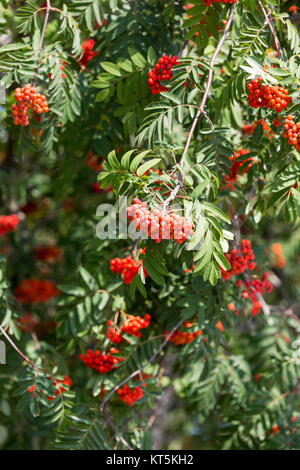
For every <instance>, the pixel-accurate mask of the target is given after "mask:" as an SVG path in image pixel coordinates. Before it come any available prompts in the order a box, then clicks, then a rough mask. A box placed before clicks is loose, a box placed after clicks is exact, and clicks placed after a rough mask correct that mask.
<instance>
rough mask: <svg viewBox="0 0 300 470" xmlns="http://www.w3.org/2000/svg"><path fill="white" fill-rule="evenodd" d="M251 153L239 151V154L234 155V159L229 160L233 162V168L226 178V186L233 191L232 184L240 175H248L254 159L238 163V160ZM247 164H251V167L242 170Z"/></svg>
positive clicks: (246, 159)
mask: <svg viewBox="0 0 300 470" xmlns="http://www.w3.org/2000/svg"><path fill="white" fill-rule="evenodd" d="M247 153H249V151H248V150H243V149H241V150H238V151H237V152H235V153H234V155H233V156H232V157H230V158H229V160H230V161H231V162H232V164H231V168H230V171H229V173H228V174H227V175H226V176H225V177H224V179H225V182H226V185H227V186H228V187H229V188H230V189H233V185H232V183H235V182H236V180H237V177H238V174H239V173H240V174H242V173H247V172H248V171H249V168H250V167H251V166H252V164H253V162H254V159H253V158H245V160H243V161H237V158H238V157H240V156H241V155H247ZM245 162H249V165H248V166H246V167H244V168H243V169H242V170H241V166H242V165H244V163H245Z"/></svg>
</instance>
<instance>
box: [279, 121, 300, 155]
mask: <svg viewBox="0 0 300 470" xmlns="http://www.w3.org/2000/svg"><path fill="white" fill-rule="evenodd" d="M283 128H284V133H283V137H285V138H286V139H288V143H289V144H290V145H292V146H293V147H295V148H296V149H297V150H298V151H299V152H300V122H295V120H294V117H293V116H292V115H291V114H289V115H288V116H286V118H285V121H284V125H283Z"/></svg>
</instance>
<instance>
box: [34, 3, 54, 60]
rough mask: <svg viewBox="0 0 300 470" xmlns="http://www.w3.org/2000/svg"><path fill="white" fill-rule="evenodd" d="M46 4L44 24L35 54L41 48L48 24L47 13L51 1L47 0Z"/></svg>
mask: <svg viewBox="0 0 300 470" xmlns="http://www.w3.org/2000/svg"><path fill="white" fill-rule="evenodd" d="M46 3H47V6H46V13H45V20H44V24H43V29H42V34H41V39H40V45H39V48H38V50H37V52H36V54H37V55H39V54H40V52H41V50H42V48H43V43H44V38H45V32H46V28H47V24H48V20H49V14H50V10H52V7H51V3H50V0H47V2H46Z"/></svg>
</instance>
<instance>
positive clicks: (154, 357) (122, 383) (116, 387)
mask: <svg viewBox="0 0 300 470" xmlns="http://www.w3.org/2000/svg"><path fill="white" fill-rule="evenodd" d="M183 322H184V318H182V319H181V320H180V321H179V322H178V323H176V325H175V326H174V327H173V328H172V330H171V331H170V332H169V333H168V335H167V336H166V338H165V340H164V342H163V343H162V344H161V345H160V347H159V348H158V349H157V351H155V353H154V354H153V355H152V356H151V357H150V359H148V361H147V362H146V363H145V364H144V365H143V366H141V367H139V368H138V369H136V370H135V371H134V372H132V373H131V374H130V375H129V376H128V377H126V378H125V379H124V380H122V382H120V383H119V384H118V385H116V386H115V387H114V388H113V389H112V390H111V391H110V392H109V393H108V394H107V396H106V397H105V399H104V400H103V403H102V404H101V406H100V411H102V412H103V411H104V408H105V405H106V404H107V402H108V400H109V399H110V397H111V396H112V395H113V394H114V393H115V392H116V391H117V390H119V388H121V387H122V386H123V385H124V384H126V383H127V382H128V381H129V380H130V379H132V378H133V377H135V376H136V375H137V374H139V373H140V372H142V371H143V369H145V367H146V366H148V365H149V364H150V363H151V362H152V361H154V359H156V357H157V356H158V355H159V353H160V352H161V351H162V350H163V348H164V347H165V345H166V344H167V342H168V341H169V339H170V338H171V336H172V334H173V333H174V331H176V330H177V329H178V328H179V327H180V326H181V324H182V323H183Z"/></svg>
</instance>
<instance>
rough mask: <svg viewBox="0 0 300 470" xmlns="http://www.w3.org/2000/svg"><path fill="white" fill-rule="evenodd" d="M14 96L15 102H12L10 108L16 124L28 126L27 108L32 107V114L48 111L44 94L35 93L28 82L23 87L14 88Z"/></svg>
mask: <svg viewBox="0 0 300 470" xmlns="http://www.w3.org/2000/svg"><path fill="white" fill-rule="evenodd" d="M15 98H16V100H17V104H13V105H12V107H11V109H12V115H13V119H14V124H15V125H16V126H17V125H20V126H28V124H29V118H28V115H27V111H28V110H29V109H32V112H33V113H34V114H42V113H47V112H48V111H49V107H48V103H47V101H46V96H45V95H41V93H37V92H36V89H35V87H34V86H31V85H30V84H29V83H28V84H27V85H25V86H24V87H23V88H16V89H15Z"/></svg>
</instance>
